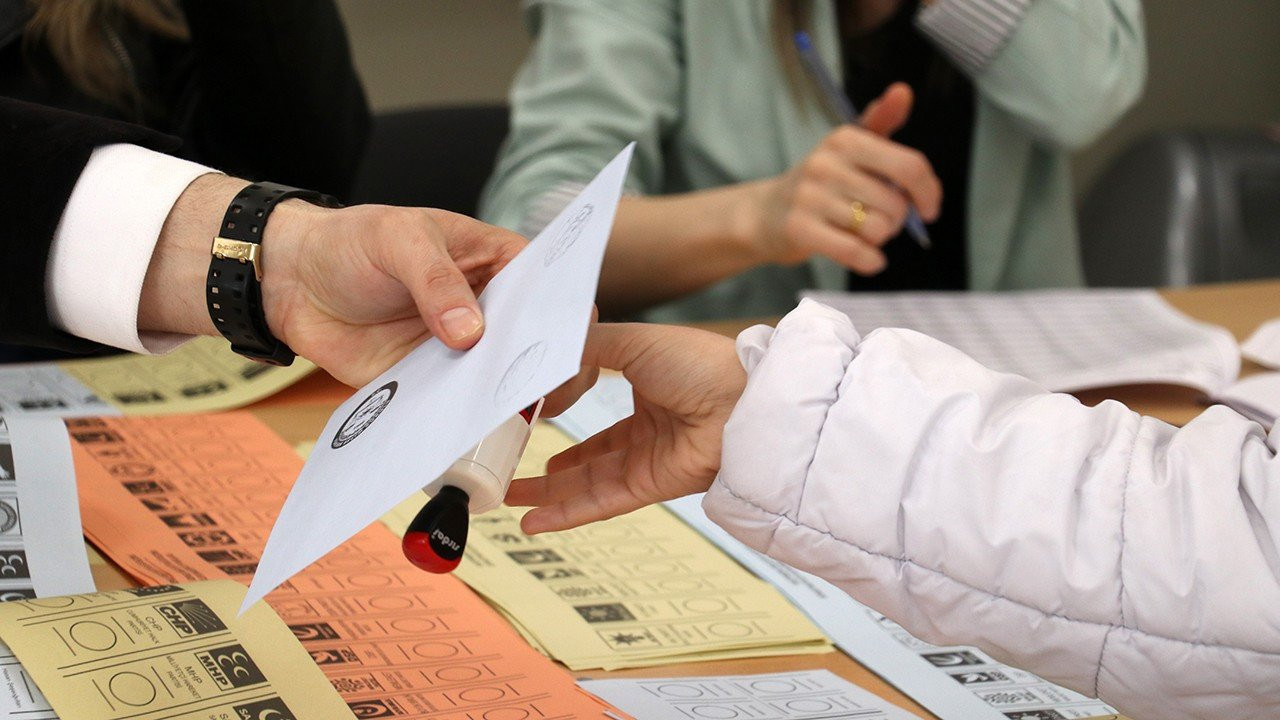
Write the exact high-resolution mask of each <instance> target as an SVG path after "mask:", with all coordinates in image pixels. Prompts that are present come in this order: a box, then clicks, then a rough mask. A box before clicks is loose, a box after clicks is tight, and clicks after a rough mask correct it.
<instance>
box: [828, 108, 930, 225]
mask: <svg viewBox="0 0 1280 720" xmlns="http://www.w3.org/2000/svg"><path fill="white" fill-rule="evenodd" d="M825 146H826V147H828V148H829V149H830V150H831V151H833V152H835V153H837V154H839V155H840V156H841V157H842V158H843V159H844V161H845V163H846V164H848V165H849V166H850V167H853V168H859V169H861V170H863V171H865V172H869V173H871V174H873V175H875V176H878V177H880V178H883V179H884V180H885V181H887V182H889V183H890V184H892V185H894V186H896V187H897V188H898V189H899V190H901V191H902V192H903V193H906V195H907V197H908V199H909V200H910V201H911V204H912V205H914V206H915V207H916V208H917V209H918V210H919V211H920V214H921V216H923V217H924V219H925V220H927V221H932V220H933V219H935V218H936V217H937V216H938V212H939V210H940V209H941V207H942V182H941V181H940V180H938V176H937V175H936V174H935V173H934V172H933V166H932V165H930V164H929V160H928V159H927V158H925V156H924V153H921V152H920V151H918V150H915V149H913V148H909V147H906V146H905V145H899V144H898V143H895V142H893V141H891V140H887V139H885V138H883V137H881V136H879V135H876V134H874V133H871V132H868V131H867V130H864V129H862V128H859V127H854V126H852V125H848V126H845V127H842V128H839V129H837V130H835V131H833V132H832V133H831V134H829V135H828V136H827V140H826V142H825Z"/></svg>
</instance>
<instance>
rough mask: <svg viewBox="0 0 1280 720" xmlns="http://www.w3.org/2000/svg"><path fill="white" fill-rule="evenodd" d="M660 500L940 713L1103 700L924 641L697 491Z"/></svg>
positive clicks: (1072, 707) (1072, 708)
mask: <svg viewBox="0 0 1280 720" xmlns="http://www.w3.org/2000/svg"><path fill="white" fill-rule="evenodd" d="M667 507H668V508H669V509H670V510H671V511H672V512H674V513H676V514H677V515H679V516H680V517H681V518H683V519H684V520H685V521H686V522H688V523H689V524H690V525H691V526H693V527H694V528H697V529H698V530H699V531H700V532H702V533H703V534H704V535H705V536H706V537H707V538H709V539H711V540H712V541H713V542H715V543H716V544H717V545H718V546H719V547H720V548H721V549H723V550H724V551H725V552H727V553H729V554H730V555H731V556H733V557H734V558H735V559H736V560H738V561H739V562H741V563H742V564H743V565H745V566H746V567H747V568H748V569H749V570H751V571H752V572H754V573H756V575H758V576H759V577H761V578H762V579H764V580H767V581H769V582H770V583H772V584H773V585H774V586H775V587H777V588H778V589H779V590H781V591H782V592H783V594H785V595H786V596H787V597H788V598H789V599H790V600H791V601H792V602H793V603H795V604H796V607H799V608H800V609H801V610H804V611H805V613H806V614H807V615H808V616H809V617H811V618H813V621H814V622H816V623H817V624H818V626H819V627H821V628H822V629H823V630H824V631H826V632H827V633H829V634H830V635H831V637H832V639H833V640H834V641H835V643H836V645H837V646H839V647H840V649H841V650H844V651H845V652H847V653H848V654H849V655H850V657H853V658H855V659H857V660H858V661H859V662H861V663H862V664H863V665H866V666H867V668H868V669H869V670H871V671H872V672H874V673H876V674H877V675H879V676H880V677H882V678H884V679H885V681H887V682H889V683H891V684H892V685H894V686H895V687H897V688H898V689H899V690H901V691H902V692H904V693H906V694H907V695H908V696H910V697H911V698H912V699H914V700H915V701H916V702H918V703H920V704H921V705H923V706H924V707H926V708H928V709H929V710H930V711H931V712H934V713H936V714H937V715H938V716H939V717H944V718H945V717H963V718H966V719H970V718H971V719H972V720H1008V718H1010V717H1027V718H1032V717H1049V718H1054V717H1057V718H1086V717H1092V716H1095V715H1104V714H1109V713H1113V712H1115V710H1114V709H1113V708H1111V707H1110V706H1108V705H1107V704H1106V703H1104V702H1102V701H1100V700H1096V699H1094V698H1089V697H1085V696H1084V695H1081V694H1080V693H1077V692H1074V691H1071V690H1068V689H1066V688H1064V687H1059V686H1058V685H1054V684H1053V683H1051V682H1048V681H1046V680H1044V679H1042V678H1040V677H1038V676H1036V675H1035V674H1033V673H1029V672H1027V671H1025V670H1020V669H1018V668H1015V667H1012V666H1010V665H1005V664H1003V663H1000V662H997V661H996V660H994V659H992V658H991V657H990V656H989V655H987V654H986V653H984V652H982V651H981V650H979V649H977V648H974V647H966V646H948V647H939V646H935V645H930V644H928V643H926V642H924V641H922V640H918V639H916V638H915V637H914V636H913V635H911V634H910V633H908V632H907V631H906V630H904V629H903V628H902V627H901V626H899V625H898V624H897V623H895V622H893V621H892V620H890V619H888V618H886V617H885V616H883V615H881V614H880V613H878V612H876V611H875V610H872V609H871V608H869V607H867V606H865V605H862V604H861V603H859V602H858V601H856V600H854V599H853V598H851V597H849V595H848V594H847V593H845V592H844V591H843V590H841V589H839V588H837V587H836V586H834V585H832V584H830V583H828V582H826V581H825V580H822V579H821V578H818V577H816V576H814V575H810V574H808V573H805V572H802V571H800V570H796V569H795V568H793V567H790V566H789V565H784V564H782V563H779V562H777V561H776V560H773V559H772V558H769V557H766V556H764V555H761V554H760V553H757V552H756V551H755V550H752V549H751V548H749V547H747V546H746V545H743V544H742V543H740V542H738V541H737V540H736V539H734V538H733V537H731V536H730V535H729V534H728V533H726V532H725V531H724V530H723V529H722V528H720V526H718V525H716V524H715V523H713V522H711V521H710V520H709V519H707V516H706V514H705V513H703V512H702V498H701V496H691V497H686V498H681V499H680V500H675V501H672V502H669V503H667Z"/></svg>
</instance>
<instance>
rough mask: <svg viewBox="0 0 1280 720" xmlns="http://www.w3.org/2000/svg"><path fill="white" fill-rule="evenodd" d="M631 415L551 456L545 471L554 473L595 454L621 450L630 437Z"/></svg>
mask: <svg viewBox="0 0 1280 720" xmlns="http://www.w3.org/2000/svg"><path fill="white" fill-rule="evenodd" d="M631 423H632V418H631V417H625V418H623V419H621V420H619V421H618V422H616V423H614V424H613V425H612V426H610V427H609V428H607V429H605V430H601V431H600V432H598V433H596V434H595V435H592V436H591V437H589V438H587V439H586V440H584V441H582V442H580V443H578V444H577V445H574V446H573V447H571V448H569V449H567V450H564V451H562V452H560V453H557V454H556V455H554V456H552V458H551V459H550V460H548V461H547V472H548V473H556V472H559V471H561V470H565V469H568V468H571V467H573V466H575V465H581V464H582V463H584V462H586V461H588V460H590V459H592V458H594V457H595V456H597V455H601V454H604V453H610V452H613V451H614V450H621V449H622V448H624V447H626V446H627V443H628V442H629V440H630V439H631Z"/></svg>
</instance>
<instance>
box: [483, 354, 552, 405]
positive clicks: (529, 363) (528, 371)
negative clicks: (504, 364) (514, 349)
mask: <svg viewBox="0 0 1280 720" xmlns="http://www.w3.org/2000/svg"><path fill="white" fill-rule="evenodd" d="M546 354H547V346H546V343H545V342H543V341H542V340H539V341H537V342H535V343H534V344H532V345H530V346H529V347H527V348H525V349H524V350H523V351H521V353H520V354H519V355H517V356H516V359H515V360H512V361H511V365H510V367H508V368H507V371H506V372H505V373H503V374H502V380H500V381H499V382H498V389H497V390H494V392H493V400H494V402H496V403H502V402H506V401H507V400H510V399H511V398H513V397H515V396H516V393H519V392H520V391H521V390H523V389H524V386H525V385H528V384H529V381H530V380H532V379H533V375H534V373H536V372H538V368H539V367H541V366H542V358H543V357H544V356H545V355H546Z"/></svg>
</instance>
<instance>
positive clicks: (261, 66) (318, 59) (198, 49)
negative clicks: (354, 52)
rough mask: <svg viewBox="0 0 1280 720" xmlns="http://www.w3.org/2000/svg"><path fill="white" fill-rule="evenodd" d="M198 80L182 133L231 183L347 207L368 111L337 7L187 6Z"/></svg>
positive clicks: (294, 1)
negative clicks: (293, 189)
mask: <svg viewBox="0 0 1280 720" xmlns="http://www.w3.org/2000/svg"><path fill="white" fill-rule="evenodd" d="M182 9H183V12H184V13H185V14H186V18H187V25H188V27H189V28H190V30H191V47H192V50H193V51H194V52H193V56H194V63H195V66H194V68H193V73H194V76H193V77H192V80H191V82H190V92H192V93H194V96H192V97H188V98H186V102H184V103H183V107H182V108H181V109H180V112H181V114H182V117H180V118H178V119H177V127H176V128H175V131H176V133H177V134H179V135H181V136H182V138H183V139H184V142H185V146H186V149H185V152H187V153H188V154H189V155H190V156H191V157H193V158H196V159H198V161H199V162H203V163H206V164H209V165H213V166H214V167H217V168H219V169H221V170H225V171H227V172H229V173H231V174H233V175H239V176H241V177H247V178H249V179H254V180H262V179H267V178H270V179H271V180H273V181H275V182H281V183H284V184H286V185H295V186H298V187H303V188H307V189H309V190H319V191H321V192H325V193H328V194H330V195H333V196H335V197H338V198H340V199H345V198H346V197H347V195H348V193H349V191H350V190H351V186H352V183H353V182H354V180H355V174H356V171H357V169H358V168H359V165H360V161H361V159H362V158H363V156H364V147H365V142H366V140H367V139H368V135H369V124H370V121H369V108H368V105H367V104H366V102H365V96H364V90H363V88H362V87H361V85H360V79H359V77H358V76H357V75H356V70H355V66H354V64H353V63H352V61H351V52H350V48H349V46H348V43H347V35H346V29H345V28H344V26H343V24H342V17H341V16H340V15H339V14H338V8H337V7H336V6H335V5H334V3H333V0H184V2H183V3H182Z"/></svg>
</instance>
